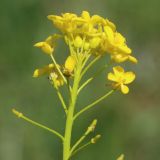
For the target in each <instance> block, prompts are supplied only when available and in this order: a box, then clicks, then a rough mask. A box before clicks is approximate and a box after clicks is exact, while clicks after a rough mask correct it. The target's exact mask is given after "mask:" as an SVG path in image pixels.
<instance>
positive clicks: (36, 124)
mask: <svg viewBox="0 0 160 160" xmlns="http://www.w3.org/2000/svg"><path fill="white" fill-rule="evenodd" d="M12 111H13V113H14V114H15V115H16V116H18V117H19V118H22V119H24V120H25V121H27V122H29V123H31V124H33V125H35V126H38V127H40V128H42V129H45V130H47V131H49V132H51V133H53V134H55V135H56V136H57V137H59V138H60V139H61V140H62V141H63V140H64V137H63V136H62V135H61V134H60V133H58V132H57V131H55V130H53V129H51V128H48V127H46V126H45V125H42V124H40V123H37V122H35V121H33V120H31V119H30V118H28V117H26V116H24V115H23V114H22V113H20V112H18V111H16V110H15V109H13V110H12Z"/></svg>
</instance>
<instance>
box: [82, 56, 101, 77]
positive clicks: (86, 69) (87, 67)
mask: <svg viewBox="0 0 160 160" xmlns="http://www.w3.org/2000/svg"><path fill="white" fill-rule="evenodd" d="M100 57H101V56H97V57H96V58H95V59H94V60H93V61H91V62H90V63H89V64H88V66H86V67H85V69H84V70H83V72H82V75H81V76H82V77H83V75H84V74H85V73H86V72H87V71H88V69H89V68H90V67H91V66H92V65H93V64H94V63H95V62H96V61H97V60H98V59H99V58H100Z"/></svg>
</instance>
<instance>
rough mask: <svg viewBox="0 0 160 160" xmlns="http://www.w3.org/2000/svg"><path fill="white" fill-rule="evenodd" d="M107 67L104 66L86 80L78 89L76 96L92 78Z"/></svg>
mask: <svg viewBox="0 0 160 160" xmlns="http://www.w3.org/2000/svg"><path fill="white" fill-rule="evenodd" d="M107 67H108V65H104V66H103V67H102V68H101V69H100V70H99V71H98V72H96V73H95V74H94V75H93V77H91V78H89V79H87V80H86V81H85V82H84V83H83V84H82V85H81V86H80V87H79V89H78V94H79V93H80V91H81V90H82V89H83V88H84V87H85V86H86V85H87V84H88V83H90V82H91V81H92V80H93V79H94V78H96V77H97V76H98V75H99V74H100V73H101V72H102V71H103V70H104V69H105V68H107Z"/></svg>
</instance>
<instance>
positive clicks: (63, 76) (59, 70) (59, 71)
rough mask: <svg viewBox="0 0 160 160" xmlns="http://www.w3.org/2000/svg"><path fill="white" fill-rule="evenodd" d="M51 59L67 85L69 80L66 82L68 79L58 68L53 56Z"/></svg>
mask: <svg viewBox="0 0 160 160" xmlns="http://www.w3.org/2000/svg"><path fill="white" fill-rule="evenodd" d="M51 59H52V61H53V64H54V65H55V67H56V69H57V71H58V73H59V74H60V75H61V77H62V78H63V80H64V82H65V83H66V84H67V80H66V78H65V77H64V75H63V73H62V72H61V70H60V69H59V67H58V65H57V63H56V60H55V59H54V57H53V55H52V54H51Z"/></svg>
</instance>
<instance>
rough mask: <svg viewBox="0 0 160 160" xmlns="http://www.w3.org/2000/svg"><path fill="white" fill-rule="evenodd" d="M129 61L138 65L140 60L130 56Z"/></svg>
mask: <svg viewBox="0 0 160 160" xmlns="http://www.w3.org/2000/svg"><path fill="white" fill-rule="evenodd" d="M128 59H129V60H130V61H131V62H133V63H137V62H138V60H137V59H136V58H135V57H133V56H129V57H128Z"/></svg>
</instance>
